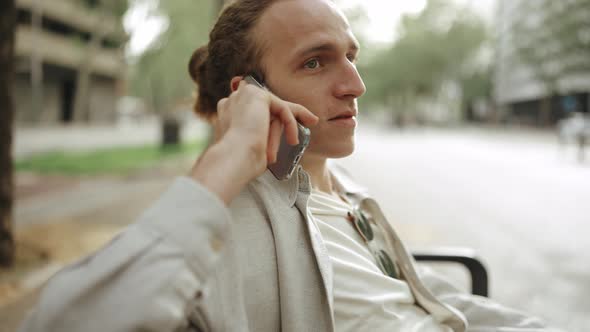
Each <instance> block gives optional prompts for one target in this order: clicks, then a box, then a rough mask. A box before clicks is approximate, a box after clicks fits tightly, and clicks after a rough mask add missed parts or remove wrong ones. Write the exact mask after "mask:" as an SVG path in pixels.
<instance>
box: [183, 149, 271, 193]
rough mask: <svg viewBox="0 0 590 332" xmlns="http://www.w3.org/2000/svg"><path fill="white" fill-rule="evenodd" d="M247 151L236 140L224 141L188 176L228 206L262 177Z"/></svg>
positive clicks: (201, 159)
mask: <svg viewBox="0 0 590 332" xmlns="http://www.w3.org/2000/svg"><path fill="white" fill-rule="evenodd" d="M237 147H238V148H237ZM249 150H250V149H248V148H247V147H241V148H240V142H239V140H233V139H231V138H230V137H224V138H223V139H222V140H221V141H219V142H217V143H215V144H214V145H212V146H211V147H210V148H209V149H208V150H207V151H205V152H204V153H203V155H202V156H201V158H199V161H198V162H197V164H196V165H195V166H194V167H193V169H192V171H191V174H190V176H191V177H192V178H193V179H194V180H196V181H198V182H199V183H201V184H202V185H203V186H205V187H206V188H207V189H209V190H210V191H211V192H213V193H214V194H216V195H217V196H218V197H219V198H221V200H223V201H224V202H225V203H226V204H229V203H230V202H231V201H232V199H233V198H234V197H235V196H237V195H238V194H239V193H240V191H241V190H242V189H243V187H245V186H246V185H247V184H248V182H250V180H251V179H253V178H254V177H256V176H257V175H258V174H259V173H261V172H259V171H258V167H257V166H256V160H255V158H254V157H253V156H252V153H250V151H249Z"/></svg>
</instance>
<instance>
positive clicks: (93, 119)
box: [14, 0, 127, 125]
mask: <svg viewBox="0 0 590 332" xmlns="http://www.w3.org/2000/svg"><path fill="white" fill-rule="evenodd" d="M16 3H17V11H18V26H17V32H16V45H15V53H16V61H15V64H16V75H15V89H14V92H15V106H16V122H17V124H19V125H56V124H64V123H72V122H78V123H80V122H81V123H105V122H113V121H114V120H115V117H116V109H115V105H116V101H117V98H118V96H119V95H120V94H121V88H122V82H123V81H124V78H125V71H126V65H125V59H124V50H123V45H124V44H125V42H126V39H127V35H126V33H125V31H124V29H123V26H122V22H121V19H120V18H119V17H117V16H116V15H115V14H113V13H109V12H108V11H106V10H104V9H103V8H101V7H100V6H99V5H98V4H99V3H100V2H99V1H90V0H51V1H47V0H17V1H16Z"/></svg>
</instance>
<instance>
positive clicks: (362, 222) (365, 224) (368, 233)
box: [356, 211, 375, 241]
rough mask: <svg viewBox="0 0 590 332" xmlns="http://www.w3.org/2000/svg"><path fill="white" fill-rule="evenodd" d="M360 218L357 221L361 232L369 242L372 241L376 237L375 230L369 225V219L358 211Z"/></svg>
mask: <svg viewBox="0 0 590 332" xmlns="http://www.w3.org/2000/svg"><path fill="white" fill-rule="evenodd" d="M357 215H358V218H357V219H356V224H357V227H358V229H359V231H360V232H361V233H362V234H363V236H364V237H365V239H366V240H367V241H372V240H373V238H374V237H375V236H374V234H373V228H371V225H370V224H369V219H368V218H367V216H365V214H364V213H363V212H362V211H358V214H357Z"/></svg>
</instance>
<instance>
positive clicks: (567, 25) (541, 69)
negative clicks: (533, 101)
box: [513, 0, 590, 125]
mask: <svg viewBox="0 0 590 332" xmlns="http://www.w3.org/2000/svg"><path fill="white" fill-rule="evenodd" d="M520 6H521V7H520V8H519V12H522V13H526V15H525V16H524V17H522V18H520V19H518V20H517V21H516V22H515V24H514V27H513V33H514V36H513V40H514V44H515V50H516V55H517V59H518V60H520V62H521V63H522V64H523V65H525V66H526V67H527V68H529V69H530V70H531V71H532V73H533V76H534V77H533V78H534V79H536V80H537V81H538V82H540V83H541V84H542V85H543V87H544V90H545V97H544V98H543V101H542V102H541V108H540V112H539V116H540V118H539V122H540V124H541V125H547V124H549V122H550V120H551V119H550V118H551V100H552V99H553V97H554V96H556V95H558V94H559V93H560V90H561V86H560V85H561V83H562V81H563V80H564V79H565V78H567V77H569V76H571V75H572V74H580V73H589V72H590V13H589V10H590V0H572V1H550V0H527V1H522V2H521V4H520Z"/></svg>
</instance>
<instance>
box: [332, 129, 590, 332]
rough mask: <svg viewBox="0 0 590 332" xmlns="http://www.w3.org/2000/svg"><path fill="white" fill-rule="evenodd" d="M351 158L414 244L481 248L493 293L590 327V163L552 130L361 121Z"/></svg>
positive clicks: (350, 164) (567, 324)
mask: <svg viewBox="0 0 590 332" xmlns="http://www.w3.org/2000/svg"><path fill="white" fill-rule="evenodd" d="M342 163H343V165H345V166H346V167H347V168H348V169H349V170H350V171H351V173H352V174H354V176H355V177H356V178H357V180H358V181H359V182H361V183H363V184H364V185H366V186H367V187H368V188H369V190H370V191H371V193H372V194H373V195H374V196H375V197H376V198H377V199H378V201H379V202H380V204H381V205H382V208H383V210H384V212H385V213H386V215H387V216H388V218H389V220H390V221H391V222H392V224H393V225H394V227H397V228H399V230H400V233H402V234H401V236H402V237H403V238H405V239H406V240H407V241H408V243H407V244H408V245H409V246H410V247H421V248H422V247H432V246H464V247H470V248H474V249H476V250H477V252H478V253H479V254H480V256H481V257H482V258H483V259H484V260H485V262H486V263H487V267H488V270H489V272H490V275H491V281H490V282H491V297H492V298H493V299H495V300H497V301H499V302H501V303H503V304H506V305H508V306H511V307H515V308H518V309H521V310H524V311H526V312H531V313H533V314H535V315H538V316H541V317H543V318H545V319H546V320H547V321H548V322H550V323H551V324H552V325H556V326H558V327H561V328H565V329H567V330H568V331H587V328H588V326H590V300H589V299H588V295H589V294H590V266H588V262H590V241H588V239H587V236H588V235H589V234H590V223H589V222H590V204H589V202H588V200H589V199H590V163H587V164H585V165H581V164H578V163H577V162H576V160H575V151H573V150H572V151H569V150H567V149H566V150H563V149H561V150H560V149H559V147H558V145H557V143H556V140H555V138H554V137H553V135H551V134H550V133H549V132H546V133H543V132H525V133H519V132H518V131H511V132H500V131H496V130H487V129H486V130H483V131H482V130H478V129H465V130H463V129H462V130H459V131H452V130H434V129H433V130H409V131H402V132H399V131H398V132H391V131H386V130H384V129H382V128H377V127H367V128H363V127H361V129H360V130H359V135H358V140H357V150H356V152H355V154H354V155H353V156H352V157H349V158H347V159H345V160H343V161H342Z"/></svg>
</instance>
